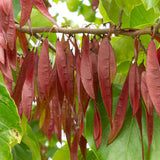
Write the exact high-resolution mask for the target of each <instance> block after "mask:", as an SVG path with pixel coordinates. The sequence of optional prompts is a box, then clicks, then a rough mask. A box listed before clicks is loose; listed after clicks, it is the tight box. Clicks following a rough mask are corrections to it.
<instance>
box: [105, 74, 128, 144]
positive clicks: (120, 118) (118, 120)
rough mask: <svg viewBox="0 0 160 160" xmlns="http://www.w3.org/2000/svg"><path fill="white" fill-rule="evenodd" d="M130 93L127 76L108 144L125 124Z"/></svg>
mask: <svg viewBox="0 0 160 160" xmlns="http://www.w3.org/2000/svg"><path fill="white" fill-rule="evenodd" d="M128 93H129V76H127V78H126V80H125V82H124V85H123V88H122V91H121V94H120V97H119V100H118V104H117V108H116V111H115V114H114V118H113V122H112V128H111V131H110V134H109V138H108V142H107V143H108V144H110V143H111V142H112V141H113V140H114V139H115V138H116V137H117V135H118V133H119V132H120V130H121V128H122V126H123V123H124V120H125V116H126V112H127V102H128Z"/></svg>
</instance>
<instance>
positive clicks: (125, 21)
mask: <svg viewBox="0 0 160 160" xmlns="http://www.w3.org/2000/svg"><path fill="white" fill-rule="evenodd" d="M101 1H102V5H103V7H104V9H105V10H106V13H107V15H108V17H109V19H110V20H111V21H112V22H113V23H114V24H118V21H119V14H120V12H121V10H122V8H120V7H119V6H118V5H117V3H116V2H115V0H101ZM102 16H103V15H102ZM104 16H105V15H104ZM103 18H104V17H103ZM129 21H130V17H129V16H127V15H126V13H125V12H124V13H123V16H122V27H129Z"/></svg>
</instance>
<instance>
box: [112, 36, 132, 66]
mask: <svg viewBox="0 0 160 160" xmlns="http://www.w3.org/2000/svg"><path fill="white" fill-rule="evenodd" d="M113 49H114V52H115V56H116V62H117V64H119V63H121V62H124V61H131V60H132V57H133V56H134V39H132V38H131V37H121V38H119V40H117V41H116V43H115V44H114V45H113Z"/></svg>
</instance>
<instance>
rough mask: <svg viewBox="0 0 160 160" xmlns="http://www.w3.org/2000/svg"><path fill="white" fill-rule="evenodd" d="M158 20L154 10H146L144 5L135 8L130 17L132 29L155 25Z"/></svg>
mask: <svg viewBox="0 0 160 160" xmlns="http://www.w3.org/2000/svg"><path fill="white" fill-rule="evenodd" d="M155 19H156V15H155V13H154V9H153V8H151V9H149V10H145V8H144V6H143V4H142V5H139V6H137V7H135V8H134V9H133V10H132V12H131V16H130V27H138V26H144V25H145V26H147V25H151V24H152V25H153V23H154V21H155Z"/></svg>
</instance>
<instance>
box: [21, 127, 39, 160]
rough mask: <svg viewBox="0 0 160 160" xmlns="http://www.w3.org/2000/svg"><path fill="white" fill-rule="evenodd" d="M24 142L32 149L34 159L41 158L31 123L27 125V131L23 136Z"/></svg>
mask: <svg viewBox="0 0 160 160" xmlns="http://www.w3.org/2000/svg"><path fill="white" fill-rule="evenodd" d="M22 142H23V143H24V144H26V145H27V146H28V148H29V149H30V150H31V151H32V157H33V158H32V159H33V160H41V155H40V148H39V144H38V142H37V139H36V137H35V136H34V134H33V132H32V129H31V127H30V126H29V125H27V131H26V133H25V134H24V136H23V138H22Z"/></svg>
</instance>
